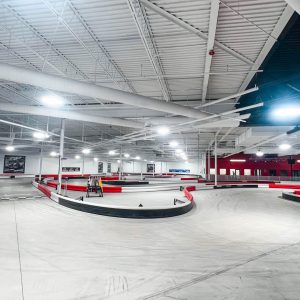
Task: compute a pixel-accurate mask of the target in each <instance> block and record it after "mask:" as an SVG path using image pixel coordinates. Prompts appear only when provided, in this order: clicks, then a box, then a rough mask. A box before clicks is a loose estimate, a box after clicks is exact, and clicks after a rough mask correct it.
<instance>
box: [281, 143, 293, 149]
mask: <svg viewBox="0 0 300 300" xmlns="http://www.w3.org/2000/svg"><path fill="white" fill-rule="evenodd" d="M291 147H292V146H291V145H290V144H281V145H279V149H280V150H282V151H286V150H289V149H290V148H291Z"/></svg>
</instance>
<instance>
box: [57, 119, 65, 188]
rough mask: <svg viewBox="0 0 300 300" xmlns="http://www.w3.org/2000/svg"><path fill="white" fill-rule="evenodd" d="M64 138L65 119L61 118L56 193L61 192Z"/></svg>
mask: <svg viewBox="0 0 300 300" xmlns="http://www.w3.org/2000/svg"><path fill="white" fill-rule="evenodd" d="M64 139H65V119H62V120H61V128H60V144H59V158H58V193H59V194H61V183H62V159H63V157H64Z"/></svg>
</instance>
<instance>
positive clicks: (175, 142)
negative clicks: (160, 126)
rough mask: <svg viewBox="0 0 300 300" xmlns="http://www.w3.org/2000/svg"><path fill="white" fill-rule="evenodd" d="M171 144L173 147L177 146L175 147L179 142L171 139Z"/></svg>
mask: <svg viewBox="0 0 300 300" xmlns="http://www.w3.org/2000/svg"><path fill="white" fill-rule="evenodd" d="M169 146H170V147H172V148H175V147H177V146H178V142H177V141H171V142H170V143H169Z"/></svg>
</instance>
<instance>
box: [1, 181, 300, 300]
mask: <svg viewBox="0 0 300 300" xmlns="http://www.w3.org/2000/svg"><path fill="white" fill-rule="evenodd" d="M16 182H20V181H19V180H18V181H17V180H15V181H13V180H6V181H5V182H4V180H2V181H1V182H0V189H1V192H2V193H3V192H5V193H6V194H9V193H10V194H13V193H14V194H22V193H23V194H26V193H35V192H36V190H34V188H33V187H31V186H30V185H29V184H26V182H22V184H20V185H14V186H11V184H12V183H16ZM8 185H9V187H8ZM130 195H131V194H124V197H128V196H130ZM161 195H163V194H161V192H158V193H157V198H159V197H160V196H161ZM194 195H195V198H196V207H195V208H194V210H192V211H191V212H189V213H187V214H185V215H182V216H178V217H173V218H167V219H155V220H153V219H152V220H136V219H119V218H110V217H104V216H99V215H92V214H87V213H83V212H79V211H74V210H71V209H68V208H65V207H62V206H59V205H58V204H57V203H55V202H53V201H51V200H49V199H46V198H42V199H30V198H29V199H24V200H23V199H21V200H20V199H18V200H9V201H0V236H1V243H0V266H1V268H0V299H5V300H19V299H25V300H46V299H49V300H50V299H51V300H53V299H55V300H71V299H74V300H75V299H89V300H94V299H95V300H96V299H97V300H100V299H112V300H116V299H118V300H125V299H128V300H133V299H139V300H140V299H160V300H169V299H180V300H183V299H189V300H190V299H193V300H194V299H195V300H196V299H197V300H198V299H247V300H248V299H251V300H252V299H253V300H254V299H255V300H257V299H264V300H265V299H299V295H300V205H299V203H294V202H291V201H286V200H282V199H281V198H280V197H279V196H280V195H281V190H268V189H232V190H231V189H228V190H206V191H197V192H194ZM16 199H17V198H16ZM124 200H126V199H125V198H124Z"/></svg>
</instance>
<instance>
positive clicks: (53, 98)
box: [41, 95, 64, 108]
mask: <svg viewBox="0 0 300 300" xmlns="http://www.w3.org/2000/svg"><path fill="white" fill-rule="evenodd" d="M41 101H42V103H43V104H44V105H45V106H48V107H52V108H59V107H61V106H62V105H63V104H64V100H63V99H62V98H61V97H59V96H58V95H45V96H43V97H42V98H41Z"/></svg>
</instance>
